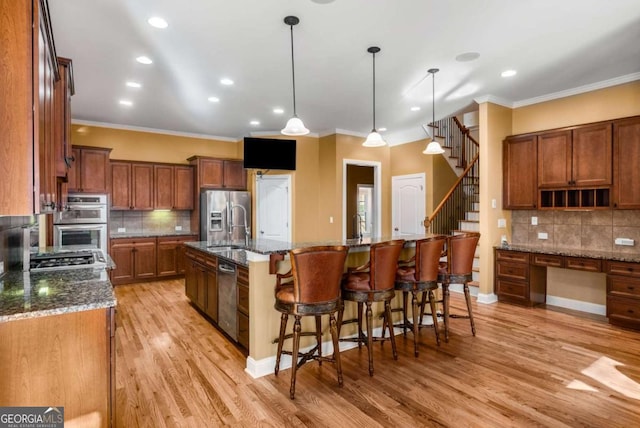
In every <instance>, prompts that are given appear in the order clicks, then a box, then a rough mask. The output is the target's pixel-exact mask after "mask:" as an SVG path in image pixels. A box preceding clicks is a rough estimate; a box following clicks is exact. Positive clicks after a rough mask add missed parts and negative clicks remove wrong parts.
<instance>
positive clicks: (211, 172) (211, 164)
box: [198, 159, 224, 187]
mask: <svg viewBox="0 0 640 428" xmlns="http://www.w3.org/2000/svg"><path fill="white" fill-rule="evenodd" d="M223 168H224V161H223V160H221V159H199V162H198V175H199V181H200V186H201V187H223V183H224V181H223V180H224V169H223Z"/></svg>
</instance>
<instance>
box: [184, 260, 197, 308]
mask: <svg viewBox="0 0 640 428" xmlns="http://www.w3.org/2000/svg"><path fill="white" fill-rule="evenodd" d="M196 275H197V271H196V262H195V261H194V260H193V259H191V258H187V259H186V261H185V270H184V293H185V294H186V295H187V297H188V298H189V300H191V301H192V302H195V301H196V300H198V279H197V277H196Z"/></svg>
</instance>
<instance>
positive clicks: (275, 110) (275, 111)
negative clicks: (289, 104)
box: [273, 108, 284, 114]
mask: <svg viewBox="0 0 640 428" xmlns="http://www.w3.org/2000/svg"><path fill="white" fill-rule="evenodd" d="M273 112H274V113H275V114H282V113H284V110H283V109H281V108H274V109H273Z"/></svg>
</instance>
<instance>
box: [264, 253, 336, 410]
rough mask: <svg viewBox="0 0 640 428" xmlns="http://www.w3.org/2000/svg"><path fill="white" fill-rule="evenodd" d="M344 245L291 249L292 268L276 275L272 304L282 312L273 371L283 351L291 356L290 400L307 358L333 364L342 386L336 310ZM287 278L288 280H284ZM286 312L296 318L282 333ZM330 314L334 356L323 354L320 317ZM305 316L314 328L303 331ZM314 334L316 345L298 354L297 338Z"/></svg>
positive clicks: (286, 317) (285, 321) (285, 322)
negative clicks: (289, 343)
mask: <svg viewBox="0 0 640 428" xmlns="http://www.w3.org/2000/svg"><path fill="white" fill-rule="evenodd" d="M348 250H349V248H348V247H347V246H344V245H341V246H318V247H309V248H299V249H294V250H291V251H290V252H289V255H290V259H291V271H289V272H288V273H286V274H278V275H276V287H275V305H274V307H275V308H276V310H278V311H279V312H281V313H282V315H281V317H280V335H279V337H278V351H277V354H276V367H275V374H276V376H277V375H278V371H279V370H280V357H281V356H282V354H287V355H291V388H290V390H289V396H290V397H291V399H292V400H293V399H294V397H295V392H296V372H297V370H298V369H299V368H300V367H301V366H302V365H303V364H305V363H306V362H307V361H309V360H316V361H318V363H319V364H322V361H330V362H333V363H335V366H336V371H337V373H338V384H339V385H340V386H342V383H343V382H342V366H341V364H340V348H339V347H338V329H337V324H336V318H335V313H336V312H338V310H339V307H340V281H341V279H342V275H343V272H344V262H345V260H346V258H347V251H348ZM288 278H290V279H291V280H289V282H284V280H286V279H288ZM289 315H293V316H294V317H295V321H294V323H293V333H292V334H290V335H285V331H286V327H287V320H288V319H289ZM322 315H329V330H330V332H331V339H332V341H333V357H324V356H323V355H322V330H321V316H322ZM304 316H313V317H315V321H316V331H315V332H313V333H311V332H308V333H307V332H304V333H303V332H302V331H301V323H300V320H301V318H302V317H304ZM310 335H313V336H315V337H316V345H315V347H313V348H312V349H311V350H310V351H308V352H305V353H300V352H299V349H300V337H301V336H310ZM289 338H293V346H292V350H291V351H284V350H283V349H282V346H283V343H284V341H285V339H289Z"/></svg>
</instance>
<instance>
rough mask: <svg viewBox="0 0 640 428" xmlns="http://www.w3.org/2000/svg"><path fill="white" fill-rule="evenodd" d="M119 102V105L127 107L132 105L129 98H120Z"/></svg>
mask: <svg viewBox="0 0 640 428" xmlns="http://www.w3.org/2000/svg"><path fill="white" fill-rule="evenodd" d="M119 103H120V105H122V106H127V107H131V106H132V105H133V103H132V102H131V101H129V100H120V101H119Z"/></svg>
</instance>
